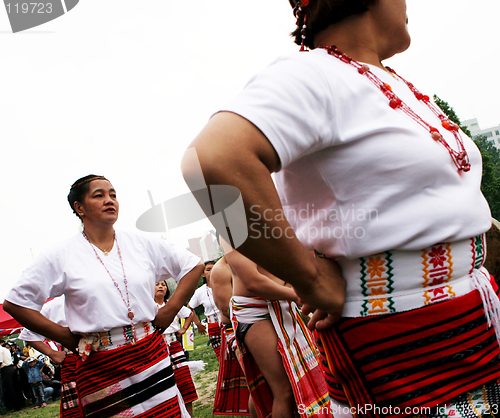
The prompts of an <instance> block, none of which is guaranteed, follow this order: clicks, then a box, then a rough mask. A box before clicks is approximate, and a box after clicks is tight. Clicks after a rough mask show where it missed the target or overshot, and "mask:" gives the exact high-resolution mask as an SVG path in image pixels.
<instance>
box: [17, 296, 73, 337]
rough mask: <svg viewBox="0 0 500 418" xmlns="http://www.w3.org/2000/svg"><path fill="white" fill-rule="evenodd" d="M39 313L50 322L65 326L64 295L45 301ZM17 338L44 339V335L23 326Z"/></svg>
mask: <svg viewBox="0 0 500 418" xmlns="http://www.w3.org/2000/svg"><path fill="white" fill-rule="evenodd" d="M40 313H41V314H42V315H43V316H44V317H45V318H48V319H50V320H51V321H52V322H55V323H56V324H59V325H62V326H66V325H67V322H66V315H65V311H64V296H60V297H58V298H54V299H52V300H50V301H48V302H47V303H45V304H44V305H43V307H42V309H41V310H40ZM19 339H20V340H22V341H42V342H43V341H45V337H44V336H43V335H40V334H37V333H36V332H33V331H31V330H29V329H28V328H24V329H23V330H22V331H21V334H19Z"/></svg>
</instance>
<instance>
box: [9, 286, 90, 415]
mask: <svg viewBox="0 0 500 418" xmlns="http://www.w3.org/2000/svg"><path fill="white" fill-rule="evenodd" d="M64 300H65V299H64V295H63V296H58V297H56V298H54V299H51V300H49V301H47V302H46V303H45V304H44V305H43V307H42V309H41V310H40V313H41V314H42V315H43V316H44V317H46V318H48V319H50V320H51V321H53V322H55V323H57V324H59V325H61V326H67V322H66V313H65V311H64ZM19 339H21V340H23V341H24V342H25V343H26V344H27V346H28V347H30V345H32V346H33V347H34V348H35V349H36V350H38V351H39V352H40V353H42V354H45V355H46V356H47V357H48V358H50V360H51V361H52V362H53V363H54V364H55V365H56V366H57V365H60V375H61V377H60V379H55V380H59V381H60V382H61V383H60V391H61V405H60V416H61V418H83V412H82V409H81V405H80V401H79V399H78V393H77V391H76V365H77V361H78V354H75V353H73V352H72V351H69V350H68V349H63V350H59V349H58V347H53V346H51V345H49V344H45V339H46V338H45V337H44V336H43V335H40V334H37V333H36V332H33V331H31V330H29V329H28V328H24V329H23V330H22V332H21V334H20V335H19ZM56 348H57V350H56ZM42 377H43V376H42Z"/></svg>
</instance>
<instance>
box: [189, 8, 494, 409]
mask: <svg viewBox="0 0 500 418" xmlns="http://www.w3.org/2000/svg"><path fill="white" fill-rule="evenodd" d="M294 5H295V6H296V7H295V14H296V17H297V22H298V28H297V30H296V32H295V35H296V42H297V43H299V44H300V43H303V45H304V46H308V47H309V48H311V49H312V51H309V52H298V53H295V54H292V55H290V56H288V57H285V58H281V59H279V60H277V61H276V62H274V63H273V64H272V65H271V66H269V67H268V68H267V69H266V70H264V71H262V72H261V73H260V74H258V75H257V76H255V77H254V78H253V79H252V80H251V81H250V82H249V84H248V85H247V86H246V88H245V90H244V91H243V92H242V93H241V94H240V95H239V96H238V97H237V98H236V100H235V101H234V102H232V103H230V104H229V105H228V106H227V107H226V108H224V109H223V110H222V111H221V112H219V113H217V114H216V115H214V116H213V117H212V118H211V120H210V121H209V123H208V125H207V126H206V127H205V129H204V130H203V131H202V132H201V133H200V135H199V136H198V137H197V138H196V139H195V141H194V142H193V144H192V146H193V147H195V149H196V152H197V155H198V156H199V161H200V163H201V167H202V170H203V174H204V177H205V181H206V183H207V184H208V185H209V186H210V185H214V184H223V185H226V184H227V185H232V186H235V187H237V188H238V189H239V190H240V191H241V194H242V196H243V200H244V204H245V207H246V215H247V218H246V219H243V221H246V222H247V228H248V231H249V238H248V239H247V240H246V242H245V243H244V244H243V245H241V246H240V247H239V248H238V251H240V252H241V253H243V254H244V255H246V256H247V257H249V258H250V259H252V260H253V261H255V262H256V263H257V264H258V265H260V266H262V267H263V268H265V269H267V270H268V271H270V272H271V273H273V274H274V275H276V276H278V277H282V278H286V280H287V281H288V282H290V283H291V284H293V286H294V288H295V289H296V292H297V293H298V295H299V296H300V297H301V299H302V300H303V301H304V302H305V303H306V304H307V305H309V306H308V307H309V308H316V312H315V314H314V316H313V319H312V320H311V322H310V324H311V327H315V328H316V330H317V332H318V334H317V335H318V337H319V345H320V350H321V351H322V354H323V359H324V364H325V366H326V370H327V373H328V379H327V381H328V384H329V386H330V394H331V395H332V397H333V398H334V399H336V400H337V401H340V402H343V403H345V404H347V403H348V404H350V405H351V406H352V407H356V408H357V409H356V410H354V412H355V413H356V414H357V415H359V416H370V417H376V416H380V415H382V414H384V415H388V416H391V415H398V414H399V415H400V416H409V415H413V414H417V413H421V414H424V415H432V413H431V412H429V410H427V409H424V408H425V407H435V406H437V405H444V404H447V405H448V406H446V407H443V408H442V409H440V410H439V411H434V412H436V413H439V414H441V415H444V416H446V415H447V414H448V415H450V416H452V415H454V414H458V412H457V411H456V409H457V408H466V409H465V410H467V408H469V411H472V409H473V408H474V406H473V405H471V404H470V402H469V399H476V398H478V399H479V398H480V399H481V400H482V401H484V405H489V406H488V407H490V408H495V405H498V403H497V402H496V401H494V397H495V396H496V394H498V392H499V385H498V381H497V379H498V378H499V377H500V348H499V338H500V327H499V316H498V315H499V310H498V307H499V300H498V297H497V295H496V294H495V290H494V288H493V287H492V282H490V277H489V275H488V273H487V271H486V270H485V269H484V268H482V264H483V262H484V257H485V248H484V244H485V243H484V232H485V231H487V230H488V229H489V228H490V226H491V215H490V212H489V208H488V205H487V203H486V201H485V199H484V197H483V196H482V194H481V192H480V181H481V171H482V170H481V158H480V154H479V151H478V149H477V148H476V146H475V145H474V143H473V142H472V141H471V140H470V139H469V138H468V137H466V136H465V135H463V133H462V132H461V131H460V130H459V128H458V127H457V126H456V125H455V124H453V123H452V122H451V121H450V120H448V118H447V117H446V116H445V115H443V114H442V113H441V112H440V110H439V109H438V108H437V107H436V106H435V105H433V104H432V103H431V102H430V101H429V97H428V96H426V95H424V94H422V93H421V92H420V91H418V90H417V89H416V88H415V87H414V86H413V84H411V83H409V82H407V81H405V80H404V79H403V78H401V77H399V76H398V75H397V74H396V73H395V72H394V71H392V70H390V69H388V68H386V67H384V65H383V64H382V61H383V60H385V59H387V58H389V57H391V56H393V55H395V54H397V53H400V52H403V51H405V50H406V49H407V48H408V46H409V44H410V36H409V33H408V27H407V24H408V21H407V16H406V3H405V1H404V0H349V1H347V0H310V1H307V0H302V3H299V4H294ZM429 68H430V70H431V71H432V70H433V68H432V66H430V67H429ZM231 148H236V149H237V150H238V152H231V153H229V152H227V151H226V150H228V149H231ZM189 155H192V153H188V154H186V158H185V160H184V163H183V171H184V175H185V178H186V181H187V182H188V184H190V185H193V187H195V188H196V180H197V178H196V174H195V171H196V170H191V167H193V166H195V165H194V164H193V161H192V160H190V158H188V156H189ZM273 172H276V173H277V174H276V184H277V189H278V190H277V191H276V188H275V186H274V184H273V181H272V179H271V176H270V174H271V173H273ZM283 211H284V213H285V214H286V219H285V218H284V217H283ZM232 221H233V223H229V225H231V226H232V227H234V221H235V219H232ZM222 232H224V231H221V233H222ZM308 250H314V251H315V253H316V255H317V257H316V258H314V257H312V256H311V255H310V254H309V253H308ZM227 257H228V260H229V261H230V257H231V254H228V256H227ZM333 260H334V261H335V262H334V261H333ZM493 286H494V284H493ZM344 290H345V304H344V305H343V302H344ZM339 318H340V320H339V321H338V322H337V323H335V322H336V321H337V320H338V319H339ZM334 323H335V325H334ZM332 325H333V326H332ZM471 402H472V401H471ZM377 408H378V409H377ZM382 408H383V409H382ZM485 408H487V407H485ZM485 412H486V410H485ZM334 414H335V411H334Z"/></svg>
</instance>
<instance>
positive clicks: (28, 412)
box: [2, 401, 60, 418]
mask: <svg viewBox="0 0 500 418" xmlns="http://www.w3.org/2000/svg"><path fill="white" fill-rule="evenodd" d="M59 404H60V402H59V401H50V402H49V403H48V404H47V407H45V408H38V409H33V408H34V407H33V405H30V406H27V407H25V408H23V409H21V410H20V411H17V412H11V413H5V412H4V413H2V418H59Z"/></svg>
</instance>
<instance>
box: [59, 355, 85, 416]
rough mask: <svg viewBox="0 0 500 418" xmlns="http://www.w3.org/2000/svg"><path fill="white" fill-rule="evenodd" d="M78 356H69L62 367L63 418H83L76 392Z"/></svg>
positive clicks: (61, 409)
mask: <svg viewBox="0 0 500 418" xmlns="http://www.w3.org/2000/svg"><path fill="white" fill-rule="evenodd" d="M77 361H78V355H77V354H68V355H66V358H65V359H64V361H63V363H62V365H61V405H60V416H61V418H83V411H82V409H81V407H80V402H79V401H78V392H77V390H76V363H77Z"/></svg>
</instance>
